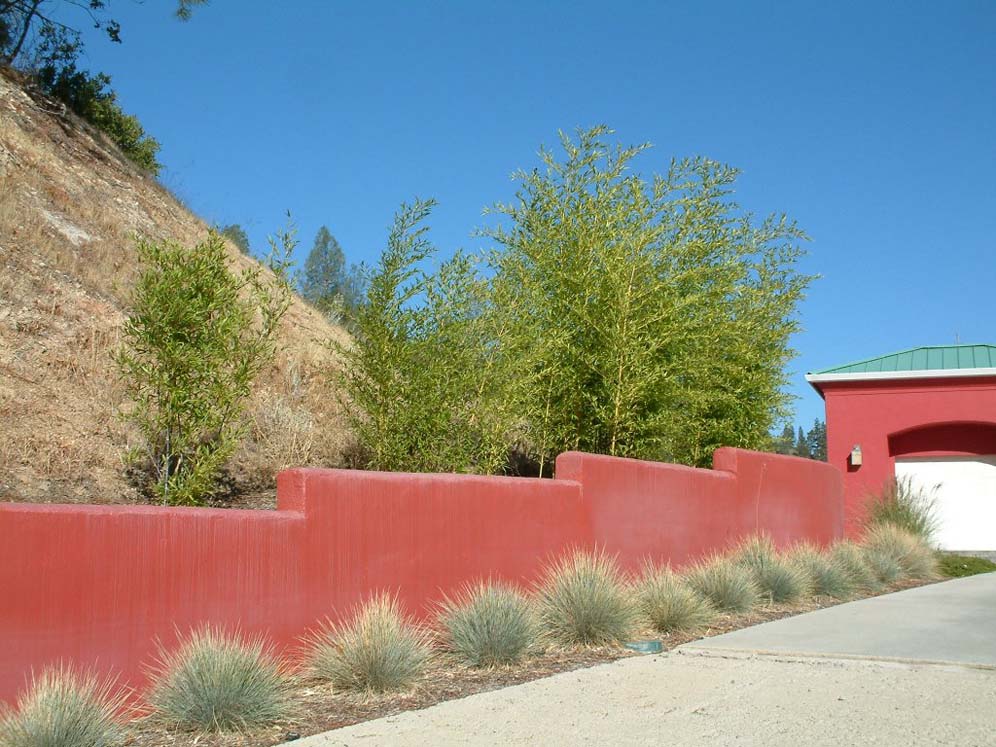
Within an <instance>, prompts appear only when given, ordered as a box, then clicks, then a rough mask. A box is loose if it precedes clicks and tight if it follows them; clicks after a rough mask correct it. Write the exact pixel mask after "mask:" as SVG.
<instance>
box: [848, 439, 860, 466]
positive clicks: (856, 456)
mask: <svg viewBox="0 0 996 747" xmlns="http://www.w3.org/2000/svg"><path fill="white" fill-rule="evenodd" d="M848 459H849V460H850V462H851V466H852V467H860V466H861V444H855V445H854V448H853V449H851V453H850V455H849V456H848Z"/></svg>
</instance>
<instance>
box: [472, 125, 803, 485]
mask: <svg viewBox="0 0 996 747" xmlns="http://www.w3.org/2000/svg"><path fill="white" fill-rule="evenodd" d="M609 134H610V131H609V130H608V129H606V128H605V127H597V128H594V129H591V130H587V131H582V132H580V133H579V134H578V137H577V139H576V140H575V139H572V138H570V137H569V136H566V135H563V134H562V135H561V144H562V146H563V149H564V157H563V158H562V159H559V160H558V158H557V157H555V155H554V154H553V153H551V152H549V151H547V150H543V151H541V158H542V161H543V168H542V169H537V170H534V171H530V172H524V171H523V172H519V173H517V175H516V177H517V179H518V181H519V184H520V186H519V190H518V192H517V193H516V196H515V199H514V200H513V201H512V202H510V203H507V204H499V205H496V206H494V208H492V210H491V211H490V212H491V213H493V214H497V215H498V216H500V220H499V221H498V225H497V226H496V227H493V228H491V229H487V230H485V231H484V232H483V233H484V235H486V236H488V237H490V238H492V239H493V240H494V241H495V242H496V243H497V248H496V249H495V250H494V251H493V253H492V254H491V259H490V262H491V265H492V271H493V274H494V293H496V294H498V295H500V296H501V298H502V302H501V304H498V305H496V308H495V312H496V313H497V314H499V315H502V316H503V317H504V321H503V323H502V326H503V327H504V328H506V329H508V330H510V331H509V333H508V334H507V335H506V338H505V341H504V343H503V346H502V347H503V351H504V355H506V356H508V357H509V359H511V360H514V361H515V362H516V366H515V367H516V370H517V371H518V372H519V378H520V381H519V382H518V386H517V387H516V389H515V391H514V392H510V393H509V396H513V397H514V398H515V400H516V401H517V402H518V403H519V404H518V405H517V407H518V410H519V412H520V414H521V416H522V419H523V422H524V423H525V424H526V428H527V432H528V435H527V442H528V444H529V446H530V448H531V450H532V452H533V454H534V455H535V458H536V459H537V460H538V461H539V463H540V467H541V470H542V469H544V468H546V469H548V465H549V462H550V459H551V458H552V457H553V456H554V455H555V454H556V453H558V452H560V451H563V450H566V449H581V450H584V451H591V452H595V453H603V454H612V455H618V456H631V457H639V458H644V459H662V460H668V461H677V462H684V463H689V464H703V463H706V462H708V460H709V459H710V458H711V455H712V451H713V450H714V448H715V447H717V446H720V445H735V446H742V447H759V446H762V445H765V444H766V443H767V441H768V439H769V436H768V433H769V431H770V429H771V427H772V425H773V424H774V423H775V421H776V420H777V418H778V417H779V416H780V414H781V413H782V412H783V410H784V408H785V405H786V394H785V393H784V391H783V387H784V384H785V383H786V381H785V363H786V362H787V361H788V360H789V359H790V358H791V356H792V355H793V352H792V350H791V348H790V344H789V340H790V337H791V335H792V333H793V332H794V331H796V330H797V329H798V322H797V319H796V317H795V309H796V306H797V304H798V302H799V300H800V299H801V298H802V296H803V293H804V291H805V289H806V287H807V285H808V283H809V282H810V280H811V277H809V276H807V275H804V274H801V273H799V272H798V270H797V267H796V266H797V261H798V259H799V258H800V256H801V254H802V250H801V249H800V247H799V243H800V241H801V240H802V239H804V238H805V237H804V235H803V233H802V232H801V231H800V230H799V229H798V227H797V226H796V225H795V223H793V222H791V221H789V220H788V219H786V218H785V217H784V216H780V217H779V216H770V217H767V218H764V219H762V220H756V219H755V217H754V216H753V215H751V214H750V213H746V212H744V211H743V210H741V209H740V208H739V206H738V205H737V204H736V203H735V202H733V201H732V200H731V199H730V193H731V191H732V187H733V185H734V183H735V181H736V178H737V175H738V172H737V170H736V169H733V168H730V167H728V166H724V165H722V164H719V163H716V162H714V161H710V160H708V159H704V158H694V159H686V160H680V161H672V163H671V165H670V167H669V169H668V170H667V173H666V174H663V175H654V176H652V177H651V178H649V179H645V178H643V177H641V176H640V175H639V174H637V173H633V172H632V171H630V167H631V162H632V161H633V159H634V158H636V157H637V156H638V155H639V154H641V153H642V152H643V151H644V150H646V149H647V148H648V146H647V145H641V146H636V147H618V146H616V147H610V146H609V145H607V144H606V143H605V141H604V139H605V137H606V136H607V135H609Z"/></svg>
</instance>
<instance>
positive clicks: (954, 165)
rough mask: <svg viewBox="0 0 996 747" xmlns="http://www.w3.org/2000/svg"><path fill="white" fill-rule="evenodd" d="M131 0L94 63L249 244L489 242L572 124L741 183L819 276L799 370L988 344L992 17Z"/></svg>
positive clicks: (119, 10) (198, 197)
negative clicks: (427, 234) (416, 235)
mask: <svg viewBox="0 0 996 747" xmlns="http://www.w3.org/2000/svg"><path fill="white" fill-rule="evenodd" d="M173 7H174V6H173V3H172V2H171V0H152V1H150V2H146V3H144V4H141V3H135V2H126V1H124V0H118V1H117V2H115V3H112V10H113V13H112V15H113V16H114V17H115V18H117V19H118V20H119V21H120V22H121V24H122V27H123V33H122V37H123V39H124V43H123V44H122V45H112V44H110V43H109V42H107V41H106V40H104V39H102V38H100V37H99V36H97V35H92V34H89V33H88V37H87V39H88V45H89V51H88V56H87V60H86V62H87V63H88V64H89V66H90V67H91V68H92V69H93V70H104V71H106V72H108V73H109V74H111V75H112V77H113V79H114V87H115V89H116V90H117V91H118V92H119V95H120V100H121V102H122V104H123V106H124V107H125V109H126V110H127V111H129V112H131V113H134V114H137V115H138V116H139V118H140V119H141V121H142V122H143V124H144V125H145V126H146V128H147V129H148V130H149V132H150V133H152V134H153V135H154V136H155V137H156V138H158V139H159V140H160V142H161V143H162V146H163V147H162V152H161V154H160V160H162V161H163V162H164V163H165V164H166V166H167V171H166V173H165V174H164V176H163V181H164V183H165V184H166V185H167V186H169V187H170V188H171V189H173V190H174V191H175V192H176V193H177V194H178V195H179V196H180V197H181V198H182V199H183V200H184V201H185V202H186V203H187V204H188V205H189V206H190V207H191V208H192V209H193V210H194V211H195V212H197V213H198V214H199V215H201V216H202V217H203V218H205V219H206V220H208V221H209V222H216V223H219V224H225V223H241V224H243V225H244V226H245V227H246V228H247V230H248V231H249V234H250V237H251V239H252V243H253V245H254V247H255V248H260V249H261V248H263V247H264V246H265V236H266V235H267V234H268V233H272V232H273V231H275V230H276V229H278V228H280V227H281V226H282V224H283V220H284V212H285V211H286V210H288V209H290V210H291V211H292V213H293V215H294V216H295V218H296V220H297V222H298V224H299V227H300V236H301V239H302V246H301V249H300V250H299V254H300V257H299V259H300V260H301V261H303V258H304V254H305V253H306V251H307V249H308V248H309V246H310V242H311V240H312V238H313V237H314V234H315V231H316V230H317V229H318V227H319V226H320V225H321V224H323V223H324V224H327V225H328V226H329V227H330V229H331V230H332V232H333V234H335V236H336V237H337V238H338V239H339V241H340V243H341V244H342V246H343V248H344V250H345V251H346V254H347V256H348V257H349V259H351V260H353V261H359V260H366V261H368V262H370V261H373V260H375V259H376V257H377V256H378V254H379V252H380V249H381V248H382V246H383V243H384V239H385V237H386V234H387V228H388V225H389V223H390V220H391V216H392V214H393V212H394V211H395V209H396V208H397V206H398V204H399V203H400V202H402V201H404V200H409V199H411V198H412V197H413V196H416V195H418V196H422V197H435V198H436V199H438V200H439V202H440V205H439V207H438V209H437V210H436V212H435V214H434V217H433V219H432V221H431V225H432V227H433V231H432V238H433V240H434V241H435V242H436V243H437V245H438V246H439V248H440V251H441V252H443V253H448V252H450V251H452V250H454V249H456V248H458V247H464V248H468V249H474V248H477V247H478V246H479V245H480V244H481V242H480V240H477V239H473V238H471V236H470V234H471V232H472V230H473V229H474V228H475V227H478V226H481V225H483V224H484V223H485V219H484V218H482V216H481V210H482V208H483V207H484V206H486V205H488V204H491V203H493V202H496V201H499V200H506V199H509V198H511V196H512V193H513V190H514V184H513V183H512V182H511V181H510V179H509V175H510V174H511V172H512V171H513V170H515V169H516V168H519V167H526V168H528V167H531V166H533V165H535V164H536V163H537V159H536V151H537V149H538V147H539V146H540V145H541V144H547V145H553V144H554V143H555V140H556V132H557V130H558V129H567V130H571V129H574V128H576V127H578V126H590V125H593V124H598V123H605V124H608V125H609V126H611V127H613V128H614V129H615V130H616V132H617V137H618V138H619V140H620V141H622V142H625V143H636V142H643V141H650V142H652V143H654V144H655V146H656V147H655V149H654V150H653V151H651V153H650V154H649V155H646V156H644V157H643V158H642V160H641V161H640V162H639V164H638V165H639V168H640V169H641V170H642V171H644V172H645V173H647V174H649V173H651V172H653V171H657V170H662V169H663V168H665V167H666V164H667V163H668V161H669V160H670V158H671V157H672V156H688V155H705V156H709V157H711V158H714V159H717V160H721V161H724V162H726V163H730V164H732V165H735V166H737V167H739V168H741V169H742V170H743V176H742V177H741V179H740V181H739V185H738V190H737V195H736V197H737V199H738V201H739V202H740V203H741V204H742V205H743V206H744V207H745V208H748V209H750V210H752V211H754V212H756V213H758V214H764V213H768V212H785V213H787V214H788V215H790V216H791V217H793V218H795V219H796V220H797V221H798V222H799V224H800V225H801V226H802V227H803V228H804V229H805V230H806V232H807V233H808V234H809V235H810V236H811V237H812V241H811V242H809V244H808V247H807V248H808V250H809V256H808V257H807V259H806V260H805V262H804V263H803V266H802V269H803V270H804V271H806V272H813V273H819V274H820V275H822V278H821V279H820V280H818V281H816V282H815V283H814V285H813V286H812V289H811V292H810V294H809V297H808V298H807V300H806V301H805V303H804V304H803V305H802V307H801V309H800V314H801V319H802V324H803V326H804V328H805V329H804V331H803V332H802V333H800V334H799V335H798V336H797V337H796V339H795V341H794V344H795V347H796V348H797V349H798V351H799V353H800V355H799V357H798V358H797V359H796V360H795V361H794V362H793V364H792V370H791V380H792V387H791V388H792V391H793V393H795V394H797V395H799V400H798V402H797V403H796V409H797V420H798V421H799V422H800V423H803V424H806V425H808V424H809V423H811V422H812V420H813V419H814V418H815V417H818V416H819V417H822V415H823V406H822V402H821V400H820V399H819V397H818V396H817V395H816V394H815V393H813V392H812V391H811V390H810V389H809V387H808V385H806V384H805V382H804V380H803V373H805V372H806V371H808V370H813V369H818V368H823V367H826V366H830V365H834V364H838V363H844V362H847V361H850V360H854V359H859V358H862V357H868V356H873V355H877V354H880V353H886V352H892V351H895V350H898V349H901V348H905V347H912V346H915V345H921V344H949V343H952V342H954V341H955V339H956V335H957V336H958V338H959V339H960V340H961V341H962V342H990V343H992V342H996V324H994V322H996V303H994V302H993V293H994V290H996V260H994V254H996V238H994V237H996V179H994V174H996V43H994V39H996V3H994V2H992V0H979V1H978V2H961V1H956V0H947V1H946V2H902V3H900V2H885V1H884V0H883V1H881V2H868V1H867V0H865V1H864V2H834V3H816V2H783V3H767V2H765V3H760V2H755V3H748V2H736V1H731V2H680V3H678V2H616V3H595V2H573V3H567V2H541V1H540V2H537V1H536V0H533V2H519V1H505V2H501V3H495V2H487V3H485V2H469V1H466V2H456V1H453V2H422V3H403V2H400V0H399V1H398V2H392V3H382V2H362V3H361V2H354V3H346V2H327V1H324V0H323V1H321V2H320V1H319V0H295V1H293V2H272V0H271V1H270V2H262V0H212V2H211V4H210V5H209V6H207V7H205V8H202V9H199V10H197V11H196V13H195V15H194V18H193V19H192V20H191V21H190V22H188V23H185V24H183V23H179V22H176V21H173V20H172V19H171V17H170V13H171V11H172V8H173Z"/></svg>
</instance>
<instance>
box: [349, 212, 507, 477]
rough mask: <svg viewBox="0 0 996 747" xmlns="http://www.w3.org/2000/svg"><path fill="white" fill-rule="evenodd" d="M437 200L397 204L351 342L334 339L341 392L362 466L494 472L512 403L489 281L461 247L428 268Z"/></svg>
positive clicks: (501, 461)
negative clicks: (430, 270)
mask: <svg viewBox="0 0 996 747" xmlns="http://www.w3.org/2000/svg"><path fill="white" fill-rule="evenodd" d="M434 204H435V203H434V202H433V201H416V202H415V203H413V204H411V205H403V206H402V208H401V210H400V211H399V212H398V214H397V215H396V217H395V221H394V226H393V228H392V230H391V233H390V236H389V238H388V242H387V248H386V250H385V251H384V252H383V253H382V255H381V258H380V261H379V262H378V264H377V265H376V267H375V268H373V270H372V271H371V272H370V274H369V278H368V280H369V285H368V291H367V295H366V299H365V302H364V303H362V304H360V305H359V307H358V309H357V312H356V320H355V325H354V326H355V328H354V335H355V339H354V340H353V341H351V342H346V343H338V342H334V343H332V346H333V349H334V350H335V352H336V353H337V355H338V357H339V358H340V361H341V365H340V366H339V367H338V370H337V373H336V380H337V383H338V384H339V391H340V392H341V393H342V394H343V400H344V403H345V404H346V406H347V412H348V413H349V416H350V419H351V425H352V427H353V432H354V434H355V437H356V439H357V441H358V443H359V446H360V448H361V451H362V452H363V453H364V455H365V458H366V463H365V466H367V467H369V468H371V469H381V470H405V471H430V472H438V471H442V472H451V471H455V472H486V473H490V472H496V471H498V470H499V469H500V468H501V467H502V465H503V464H504V462H505V458H506V449H507V443H508V426H507V422H508V421H509V420H511V418H512V417H513V412H512V407H513V403H512V402H511V401H509V400H507V399H505V398H504V397H503V396H502V395H503V389H502V387H501V386H500V383H501V382H502V381H503V380H504V379H505V377H506V376H508V375H509V374H510V372H508V371H499V370H497V369H498V366H500V365H501V363H502V359H501V358H500V357H499V355H498V349H499V346H498V345H496V344H495V341H496V340H497V339H499V337H498V335H497V333H496V330H495V329H494V328H493V326H492V325H493V322H494V316H493V315H491V314H490V313H489V312H488V283H487V281H485V280H484V279H482V278H481V277H480V275H479V274H478V272H477V269H476V266H475V262H474V261H473V260H472V259H471V258H470V257H468V256H466V255H464V254H462V253H457V255H456V256H454V257H453V258H452V259H450V260H449V261H447V262H444V263H443V264H442V265H441V266H440V267H439V269H438V271H437V272H436V273H434V274H432V275H428V274H426V273H425V272H424V271H423V270H422V265H423V264H424V263H425V262H426V261H427V260H429V259H430V258H431V257H432V256H433V254H434V252H435V250H434V248H433V247H432V246H431V244H430V243H429V242H428V240H427V239H426V236H425V234H426V231H427V228H426V227H425V226H423V225H422V223H423V221H424V220H425V219H426V218H427V217H428V215H429V213H430V211H431V209H432V207H433V205H434Z"/></svg>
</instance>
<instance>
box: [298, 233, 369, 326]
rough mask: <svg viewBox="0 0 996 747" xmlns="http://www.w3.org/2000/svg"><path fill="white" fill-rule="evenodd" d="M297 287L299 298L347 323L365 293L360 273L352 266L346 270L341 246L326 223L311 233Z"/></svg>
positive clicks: (354, 313) (359, 270)
mask: <svg viewBox="0 0 996 747" xmlns="http://www.w3.org/2000/svg"><path fill="white" fill-rule="evenodd" d="M298 288H299V291H300V294H301V297H302V298H304V300H306V301H307V302H308V303H310V304H311V305H312V306H314V307H315V308H316V309H318V310H319V311H321V312H322V313H323V314H326V315H330V316H334V317H337V320H338V321H341V322H344V323H347V324H348V323H350V321H351V320H352V319H354V318H355V315H356V308H357V306H358V305H359V303H360V302H361V300H362V298H363V295H364V292H365V286H364V282H363V274H362V271H361V269H360V268H358V267H357V266H356V265H351V266H350V267H349V268H348V269H347V267H346V256H345V254H343V251H342V247H341V246H339V242H338V241H336V238H335V236H333V235H332V232H331V231H329V229H328V227H327V226H322V227H321V228H319V229H318V233H317V234H316V235H315V243H314V244H313V245H312V247H311V251H310V252H309V253H308V258H307V260H305V263H304V272H303V274H302V275H301V276H300V277H299V279H298Z"/></svg>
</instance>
